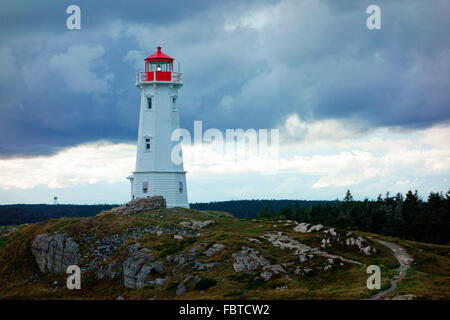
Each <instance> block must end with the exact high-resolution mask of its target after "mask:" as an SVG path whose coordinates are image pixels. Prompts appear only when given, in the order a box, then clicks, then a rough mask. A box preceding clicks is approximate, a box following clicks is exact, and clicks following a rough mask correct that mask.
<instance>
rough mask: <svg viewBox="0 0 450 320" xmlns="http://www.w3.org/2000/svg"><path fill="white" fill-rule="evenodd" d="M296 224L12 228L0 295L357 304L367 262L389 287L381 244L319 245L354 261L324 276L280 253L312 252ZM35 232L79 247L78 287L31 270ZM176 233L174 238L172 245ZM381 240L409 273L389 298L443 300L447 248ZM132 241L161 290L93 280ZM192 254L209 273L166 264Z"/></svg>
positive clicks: (114, 218)
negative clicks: (400, 255)
mask: <svg viewBox="0 0 450 320" xmlns="http://www.w3.org/2000/svg"><path fill="white" fill-rule="evenodd" d="M192 220H194V221H213V222H214V223H211V224H209V225H207V226H205V227H203V228H198V229H195V228H193V227H192V226H189V223H190V221H192ZM180 223H181V224H180ZM183 223H184V224H183ZM295 226H296V224H295V223H294V222H289V221H279V222H274V221H268V220H240V219H237V218H234V217H233V216H231V215H230V214H228V213H223V212H216V211H198V210H192V209H181V208H173V209H158V210H152V211H145V212H140V213H138V214H135V215H131V216H127V215H117V214H111V213H108V212H106V213H105V214H102V215H100V216H96V217H89V218H60V219H52V220H48V221H44V222H39V223H34V224H29V225H21V226H19V227H18V228H17V231H15V232H14V233H11V234H9V235H7V236H5V237H2V238H1V239H0V298H1V299H17V298H24V299H115V298H117V297H118V296H123V297H125V298H126V299H148V298H156V299H365V298H368V297H370V296H371V295H373V294H374V293H375V292H376V291H377V290H375V291H374V290H368V289H367V287H366V280H367V277H368V276H369V275H368V274H367V273H366V267H367V265H371V264H376V265H379V266H380V267H381V271H382V289H384V288H387V287H389V281H390V278H391V277H392V276H394V275H395V274H396V271H395V268H397V267H398V266H399V264H398V262H397V260H396V259H395V257H394V255H393V253H392V251H391V250H390V249H388V248H387V247H385V246H383V245H381V244H380V243H378V242H377V241H375V239H376V238H382V239H388V238H386V237H379V236H377V235H373V234H361V233H358V232H353V233H352V235H351V236H352V237H356V236H359V235H361V236H363V237H364V238H365V239H366V241H367V243H368V244H369V245H370V246H371V247H373V248H375V249H376V253H375V254H372V255H365V254H363V253H362V252H361V251H360V250H358V249H355V248H354V247H348V246H345V245H340V244H339V243H333V244H332V245H330V246H328V247H326V248H324V249H320V250H321V252H322V253H321V254H323V253H326V254H328V255H333V256H337V255H338V256H340V257H342V258H343V259H345V260H346V261H347V260H352V261H356V262H359V263H360V264H357V263H353V262H341V260H339V259H336V258H335V259H334V262H333V264H332V268H331V269H329V270H326V268H324V266H326V265H328V264H329V262H327V261H328V259H327V257H326V256H324V255H321V254H319V253H314V255H313V256H314V257H313V258H311V259H310V260H308V261H300V260H299V255H297V254H296V253H295V250H292V249H289V248H287V247H285V248H283V241H291V240H293V241H294V242H293V243H297V244H301V245H306V246H309V247H312V248H319V247H320V244H321V241H322V239H324V237H325V233H323V232H322V231H321V232H310V233H308V232H306V233H301V232H296V231H294V227H295ZM156 230H158V232H156ZM337 232H338V237H344V235H346V234H347V232H346V231H344V230H342V231H340V230H337ZM42 233H48V234H59V233H62V234H65V235H67V236H69V237H71V238H72V239H73V240H74V241H75V242H77V243H78V244H79V245H80V255H81V257H82V260H81V262H80V264H79V265H80V267H82V268H86V269H87V270H86V271H84V272H83V273H82V289H81V290H68V289H67V288H66V287H65V283H66V275H65V274H64V273H59V274H45V273H42V272H40V271H39V269H38V266H37V264H36V261H35V257H34V256H33V254H32V252H31V249H30V247H31V244H32V242H33V240H34V239H35V237H36V236H37V235H38V234H42ZM116 235H117V236H119V235H120V236H121V237H122V239H124V241H123V243H121V244H120V245H119V246H118V247H117V248H115V249H114V250H112V251H111V252H110V253H108V254H107V255H104V256H102V257H101V259H99V260H97V261H96V263H95V266H94V267H92V268H91V269H89V266H90V264H91V265H92V261H93V257H94V256H95V254H96V250H97V249H99V248H100V244H101V243H103V242H104V241H105V239H110V238H111V237H114V236H116ZM177 235H180V236H179V237H178V239H175V238H174V236H177ZM267 235H274V236H282V237H284V238H283V239H284V240H282V241H281V242H280V243H281V246H280V243H278V244H277V245H275V244H274V243H272V242H271V241H269V240H267V237H268V236H267ZM286 239H288V240H286ZM102 241H103V242H102ZM388 241H392V242H397V243H399V244H401V245H403V246H404V247H405V248H406V249H407V250H408V251H409V253H410V254H411V255H412V256H413V258H414V259H415V264H414V265H413V267H412V268H411V269H410V271H409V272H408V275H407V277H406V278H405V279H404V281H403V282H401V283H400V285H399V287H398V288H397V290H396V291H394V293H392V294H390V295H389V296H390V297H393V296H395V295H397V294H407V293H411V294H414V295H416V296H417V297H418V298H423V299H449V298H450V292H449V288H450V282H449V281H450V278H449V274H450V271H449V265H450V264H449V262H450V247H449V246H438V245H428V244H422V243H416V242H410V241H399V240H398V239H393V238H390V239H389V240H388ZM136 243H139V244H140V248H146V249H149V250H148V251H149V252H150V254H151V259H152V261H161V262H162V263H163V264H164V269H163V271H162V272H161V273H160V274H156V273H150V275H149V280H154V279H157V278H164V279H165V282H164V283H163V284H160V285H155V284H150V283H149V284H148V285H146V286H145V287H143V288H140V289H130V288H126V287H125V286H124V283H123V279H122V278H117V279H115V280H105V279H98V276H97V273H96V272H97V270H98V268H100V267H102V266H106V265H108V264H109V263H111V262H115V263H118V264H123V263H124V261H125V260H126V259H127V258H129V257H130V254H131V253H130V252H131V250H130V248H131V247H133V246H134V245H135V244H136ZM213 244H223V245H224V246H225V247H224V249H223V250H221V251H219V252H217V253H216V254H214V255H212V256H207V255H206V254H205V253H206V251H207V250H208V249H210V248H212V246H213ZM243 247H245V248H251V249H252V250H257V252H258V256H260V257H264V258H265V259H267V260H268V261H269V263H270V265H271V266H276V265H278V266H281V267H282V268H283V269H284V272H280V273H279V274H276V273H274V274H273V275H272V277H271V278H270V279H269V280H267V281H265V280H264V279H261V277H260V276H259V274H260V271H261V270H258V271H254V272H237V271H236V270H235V269H234V263H235V257H234V255H235V254H237V253H239V252H241V250H242V248H243ZM97 251H98V250H97ZM192 252H196V253H195V256H194V260H193V261H194V262H195V264H197V265H201V266H209V265H213V267H210V268H209V267H208V268H207V269H203V270H202V269H201V268H197V269H196V268H195V267H193V265H192V264H188V263H186V264H184V265H180V264H177V263H175V262H173V260H170V259H171V257H174V256H177V255H180V254H183V255H184V256H185V257H189V255H191V253H192ZM317 252H318V251H317ZM168 257H169V258H168ZM169 260H170V261H172V262H170V261H169ZM195 264H194V265H195ZM299 267H301V268H303V269H304V270H305V269H308V270H311V272H308V273H306V274H297V273H296V272H295V270H296V269H298V268H299ZM188 275H191V276H192V278H196V279H201V280H200V281H196V282H195V283H193V282H188V281H185V280H186V277H187V276H188ZM55 281H57V283H56V282H55ZM183 281H185V282H183ZM182 282H183V283H185V287H186V288H185V289H186V291H185V292H184V293H182V294H179V295H177V288H180V283H182Z"/></svg>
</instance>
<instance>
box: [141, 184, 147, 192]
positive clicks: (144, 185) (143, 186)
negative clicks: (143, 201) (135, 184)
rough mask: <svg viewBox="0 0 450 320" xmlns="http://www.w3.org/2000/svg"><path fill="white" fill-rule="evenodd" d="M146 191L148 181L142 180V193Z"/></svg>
mask: <svg viewBox="0 0 450 320" xmlns="http://www.w3.org/2000/svg"><path fill="white" fill-rule="evenodd" d="M147 192H148V182H144V183H143V184H142V193H147Z"/></svg>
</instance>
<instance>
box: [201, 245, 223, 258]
mask: <svg viewBox="0 0 450 320" xmlns="http://www.w3.org/2000/svg"><path fill="white" fill-rule="evenodd" d="M224 248H225V245H224V244H221V243H215V244H213V245H212V246H211V247H209V248H208V249H207V250H206V251H205V252H204V253H205V254H206V255H207V256H208V257H212V256H213V255H215V254H216V253H218V252H219V251H222V250H223V249H224Z"/></svg>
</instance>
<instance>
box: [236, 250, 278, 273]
mask: <svg viewBox="0 0 450 320" xmlns="http://www.w3.org/2000/svg"><path fill="white" fill-rule="evenodd" d="M232 257H233V258H234V263H233V269H234V271H236V272H253V271H255V270H256V269H258V268H260V267H265V266H269V265H270V262H269V260H267V259H266V258H264V257H262V256H258V251H256V250H255V249H252V248H246V247H243V248H242V250H241V251H239V252H237V253H233V254H232Z"/></svg>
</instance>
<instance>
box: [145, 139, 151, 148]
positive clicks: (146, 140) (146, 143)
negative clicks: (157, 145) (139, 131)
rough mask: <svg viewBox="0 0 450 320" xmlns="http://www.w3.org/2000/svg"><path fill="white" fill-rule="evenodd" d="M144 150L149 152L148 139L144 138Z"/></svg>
mask: <svg viewBox="0 0 450 320" xmlns="http://www.w3.org/2000/svg"><path fill="white" fill-rule="evenodd" d="M145 150H147V151H150V138H145Z"/></svg>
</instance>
